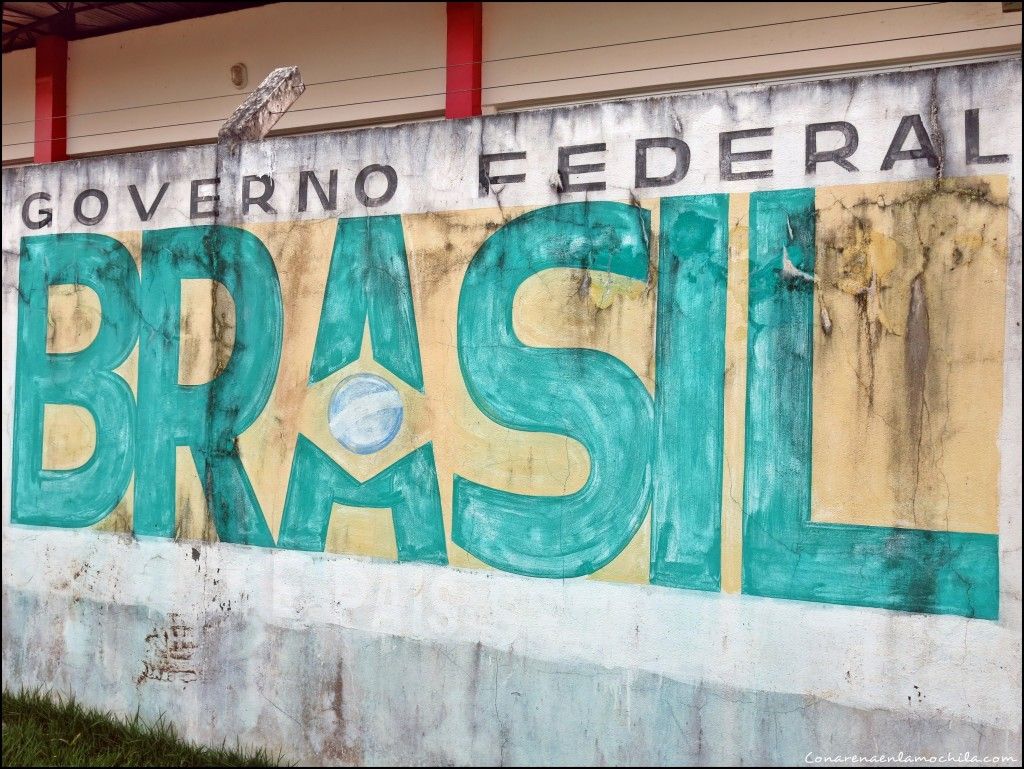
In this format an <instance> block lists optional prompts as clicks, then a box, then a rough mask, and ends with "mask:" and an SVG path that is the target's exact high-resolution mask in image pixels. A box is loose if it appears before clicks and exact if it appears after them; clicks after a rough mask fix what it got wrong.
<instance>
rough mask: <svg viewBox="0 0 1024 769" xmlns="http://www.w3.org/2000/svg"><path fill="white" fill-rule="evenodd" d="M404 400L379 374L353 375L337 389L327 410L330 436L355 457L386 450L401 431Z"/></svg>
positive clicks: (344, 380) (339, 384)
mask: <svg viewBox="0 0 1024 769" xmlns="http://www.w3.org/2000/svg"><path fill="white" fill-rule="evenodd" d="M402 416H403V408H402V396H401V395H399V394H398V390H396V389H395V387H394V385H392V384H391V383H390V382H388V381H387V380H385V379H382V378H381V377H379V376H377V375H376V374H354V375H352V376H350V377H346V378H345V379H342V380H341V382H339V383H338V386H337V387H336V388H334V393H333V394H332V395H331V403H330V405H329V406H328V407H327V424H328V427H329V428H330V431H331V435H333V436H334V438H335V440H337V441H338V443H340V444H341V445H342V446H344V447H345V448H346V449H348V450H349V451H351V452H354V453H356V454H372V453H374V452H375V451H380V450H381V449H382V448H384V447H385V446H387V445H388V444H389V443H391V441H393V440H394V439H395V436H396V435H398V431H399V429H401V427H402Z"/></svg>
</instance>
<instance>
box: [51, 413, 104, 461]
mask: <svg viewBox="0 0 1024 769" xmlns="http://www.w3.org/2000/svg"><path fill="white" fill-rule="evenodd" d="M43 435H45V436H46V440H45V441H43V469H44V470H73V469H74V468H76V467H81V466H82V465H84V464H85V463H86V462H88V461H89V457H91V456H92V452H93V450H94V449H95V448H96V421H95V420H94V419H93V417H92V414H91V413H90V412H89V410H88V409H84V408H82V407H81V406H73V405H71V404H69V403H47V404H46V405H45V406H44V407H43Z"/></svg>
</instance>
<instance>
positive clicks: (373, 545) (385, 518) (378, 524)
mask: <svg viewBox="0 0 1024 769" xmlns="http://www.w3.org/2000/svg"><path fill="white" fill-rule="evenodd" d="M324 550H325V551H326V552H328V553H347V554H350V555H365V556H371V557H374V558H382V559H385V560H388V561H397V560H398V545H397V543H396V540H395V526H394V524H393V523H392V521H391V516H390V515H389V511H388V510H387V509H381V508H376V507H348V506H346V505H337V504H336V505H334V507H333V508H332V509H331V522H330V523H329V524H328V526H327V543H326V546H325V547H324Z"/></svg>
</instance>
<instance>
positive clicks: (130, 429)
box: [11, 144, 1009, 619]
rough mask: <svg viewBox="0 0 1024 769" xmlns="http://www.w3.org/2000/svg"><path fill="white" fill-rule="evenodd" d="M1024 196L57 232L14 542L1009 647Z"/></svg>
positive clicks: (29, 384) (970, 188) (35, 260)
mask: <svg viewBox="0 0 1024 769" xmlns="http://www.w3.org/2000/svg"><path fill="white" fill-rule="evenodd" d="M900 146H902V144H901V145H900ZM482 179H484V180H485V181H486V179H487V177H486V175H484V176H482ZM314 181H315V179H314ZM482 183H483V182H482ZM193 192H194V190H193ZM317 192H318V194H321V195H322V194H323V190H322V189H321V188H317ZM1008 194H1009V193H1008V181H1007V177H1006V176H1002V175H990V176H974V177H963V178H942V179H928V180H922V181H910V182H902V181H893V182H882V183H876V184H862V185H852V186H823V187H819V188H816V189H812V188H800V189H783V190H770V191H763V192H753V193H733V194H697V195H674V196H666V197H661V198H641V199H635V200H633V201H631V202H630V203H626V202H614V201H606V200H602V201H579V202H566V203H560V204H556V205H548V206H541V207H522V208H510V207H496V208H478V209H473V210H458V211H442V212H435V213H421V214H404V215H378V216H363V217H345V218H340V219H338V218H325V219H321V220H302V221H273V222H250V223H243V224H241V225H239V226H228V225H224V224H217V223H213V224H196V225H194V226H189V227H173V228H163V229H152V230H146V231H144V232H120V233H109V234H95V233H58V234H41V233H40V234H30V235H27V236H25V237H23V238H22V240H21V247H20V266H19V271H20V272H19V293H20V297H21V301H20V302H19V303H18V345H17V359H16V382H15V409H14V417H15V423H14V437H13V450H14V452H13V469H12V489H11V493H12V497H11V521H12V522H13V523H17V524H27V525H34V526H61V527H93V528H95V529H99V530H102V531H108V532H131V533H134V534H135V535H139V536H156V537H175V538H182V539H200V540H210V541H222V542H231V543H236V544H242V545H250V546H259V547H279V548H289V549H295V550H308V551H328V552H332V553H347V554H355V555H362V556H372V557H376V558H387V559H394V560H398V561H424V562H428V563H434V564H449V565H451V566H457V567H466V568H493V569H498V570H502V571H507V572H513V573H516V574H521V575H529V576H533V577H544V578H567V577H583V576H588V577H590V578H593V579H605V580H612V581H619V582H634V583H653V584H658V585H665V586H670V587H675V588H684V589H697V590H705V591H720V590H725V591H728V592H738V591H742V592H744V593H750V594H755V595H762V596H772V597H776V598H786V599H797V600H809V601H819V602H827V603H839V604H855V605H864V606H876V607H884V608H889V609H896V610H904V611H914V612H934V613H948V614H960V615H965V616H975V617H982V618H988V619H994V618H996V617H997V616H998V609H999V606H998V595H999V579H998V540H997V533H998V531H997V529H998V526H997V512H998V485H997V480H998V478H997V476H998V473H999V455H998V449H997V433H998V427H999V419H1000V414H1001V410H1002V392H1003V339H1004V335H1003V329H1004V297H1005V285H1006V260H1007V249H1008V246H1007V240H1008V233H1007V226H1008V217H1007V199H1008ZM303 206H304V204H303ZM303 210H304V207H303Z"/></svg>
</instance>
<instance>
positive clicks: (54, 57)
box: [35, 35, 68, 163]
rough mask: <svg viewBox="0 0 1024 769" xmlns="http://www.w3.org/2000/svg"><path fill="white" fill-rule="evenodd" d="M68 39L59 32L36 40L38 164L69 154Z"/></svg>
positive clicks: (36, 151)
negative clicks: (59, 34)
mask: <svg viewBox="0 0 1024 769" xmlns="http://www.w3.org/2000/svg"><path fill="white" fill-rule="evenodd" d="M67 92H68V41H67V40H65V39H64V38H63V37H57V36H56V35H47V36H45V37H40V38H39V39H38V40H36V122H35V125H36V147H35V161H36V162H37V163H53V162H55V161H57V160H66V159H67V157H68V140H67V135H68V118H67V114H68V109H67Z"/></svg>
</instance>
